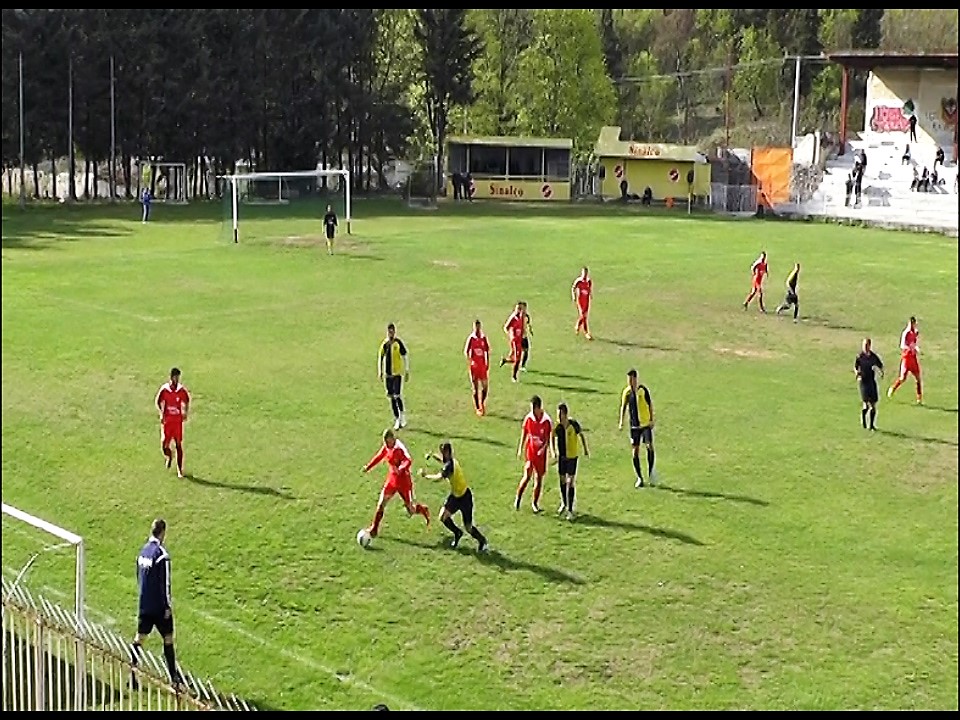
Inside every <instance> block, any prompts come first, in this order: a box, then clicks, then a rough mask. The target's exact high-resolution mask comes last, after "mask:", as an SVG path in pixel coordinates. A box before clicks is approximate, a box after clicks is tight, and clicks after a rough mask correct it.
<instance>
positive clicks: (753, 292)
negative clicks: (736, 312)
mask: <svg viewBox="0 0 960 720" xmlns="http://www.w3.org/2000/svg"><path fill="white" fill-rule="evenodd" d="M756 294H757V288H753V289H751V290H750V294H749V295H747V299H746V300H744V301H743V309H744V310H746V309H747V307H748V306H749V305H750V303H751V302H753V298H754V297H755V296H756Z"/></svg>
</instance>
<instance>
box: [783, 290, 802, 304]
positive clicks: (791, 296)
mask: <svg viewBox="0 0 960 720" xmlns="http://www.w3.org/2000/svg"><path fill="white" fill-rule="evenodd" d="M799 303H800V298H798V297H797V294H796V293H795V292H793V291H792V290H787V294H786V296H785V297H784V298H783V304H784V305H798V304H799Z"/></svg>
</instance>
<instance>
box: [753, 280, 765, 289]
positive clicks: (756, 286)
mask: <svg viewBox="0 0 960 720" xmlns="http://www.w3.org/2000/svg"><path fill="white" fill-rule="evenodd" d="M753 289H754V290H763V278H762V277H755V278H754V279H753Z"/></svg>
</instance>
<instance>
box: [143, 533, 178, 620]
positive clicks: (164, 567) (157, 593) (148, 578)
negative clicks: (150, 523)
mask: <svg viewBox="0 0 960 720" xmlns="http://www.w3.org/2000/svg"><path fill="white" fill-rule="evenodd" d="M137 584H138V585H139V587H140V614H141V615H153V616H160V615H163V614H164V613H165V612H166V611H167V610H168V609H169V608H170V606H171V597H170V554H169V553H168V552H167V550H166V548H165V547H163V545H161V544H160V541H159V540H157V539H156V538H155V537H151V538H150V539H149V540H148V541H147V544H146V545H144V546H143V548H141V550H140V555H139V556H138V557H137Z"/></svg>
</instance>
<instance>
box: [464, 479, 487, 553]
mask: <svg viewBox="0 0 960 720" xmlns="http://www.w3.org/2000/svg"><path fill="white" fill-rule="evenodd" d="M460 517H461V518H463V527H464V529H465V530H466V531H467V532H468V533H470V537H472V538H473V539H474V540H476V541H477V552H484V551H485V550H486V549H487V538H486V537H485V536H484V534H483V533H482V532H480V528H478V527H477V526H476V525H474V524H473V491H472V490H471V489H470V488H467V491H466V492H465V493H464V494H463V495H462V496H461V497H460Z"/></svg>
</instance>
